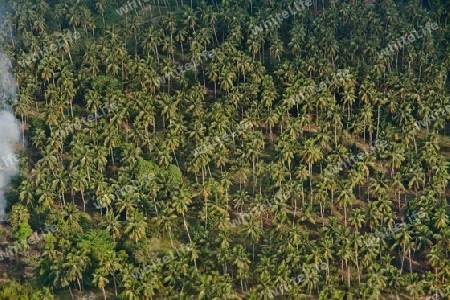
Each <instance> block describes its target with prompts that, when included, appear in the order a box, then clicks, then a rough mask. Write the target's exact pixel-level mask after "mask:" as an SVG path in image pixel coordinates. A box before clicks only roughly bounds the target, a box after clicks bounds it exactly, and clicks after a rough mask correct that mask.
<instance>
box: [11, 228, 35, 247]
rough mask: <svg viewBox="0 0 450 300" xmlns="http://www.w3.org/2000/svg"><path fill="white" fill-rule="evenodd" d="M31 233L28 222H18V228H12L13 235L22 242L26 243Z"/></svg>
mask: <svg viewBox="0 0 450 300" xmlns="http://www.w3.org/2000/svg"><path fill="white" fill-rule="evenodd" d="M32 234H33V230H32V229H31V227H30V225H29V224H28V223H20V225H19V228H17V229H15V230H14V237H15V238H16V239H18V240H19V242H22V243H26V241H27V239H28V238H29V237H30V236H31V235H32Z"/></svg>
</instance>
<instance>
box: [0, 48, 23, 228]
mask: <svg viewBox="0 0 450 300" xmlns="http://www.w3.org/2000/svg"><path fill="white" fill-rule="evenodd" d="M10 70H11V61H10V60H9V59H8V56H7V55H6V54H5V53H3V52H2V51H1V49H0V221H4V220H5V207H6V200H5V192H6V187H7V186H8V184H9V183H10V181H11V178H12V177H13V176H14V175H16V174H17V173H18V170H19V167H18V163H19V160H18V159H17V158H18V156H15V151H14V149H15V147H16V145H17V144H18V143H19V142H20V132H21V131H20V125H19V122H18V120H17V119H16V117H15V116H14V114H13V113H12V109H11V107H10V104H11V103H12V102H13V101H15V98H16V87H17V82H16V80H15V78H14V76H13V74H12V73H11V71H10Z"/></svg>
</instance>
